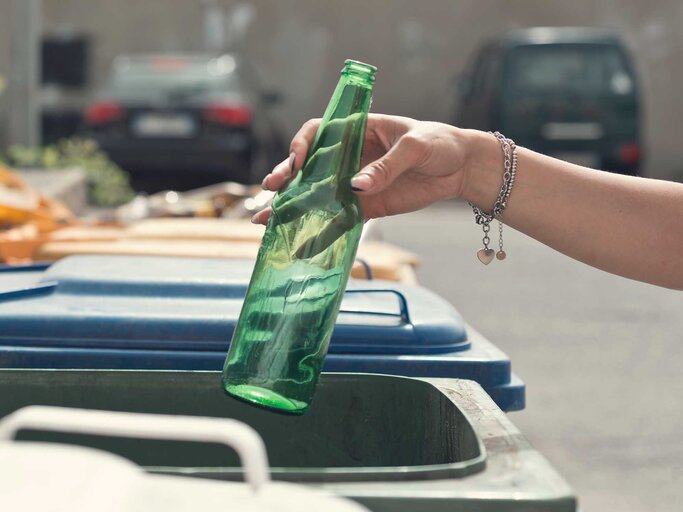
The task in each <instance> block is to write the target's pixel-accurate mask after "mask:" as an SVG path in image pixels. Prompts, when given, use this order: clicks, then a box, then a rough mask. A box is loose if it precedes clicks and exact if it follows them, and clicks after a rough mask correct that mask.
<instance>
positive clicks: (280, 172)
mask: <svg viewBox="0 0 683 512" xmlns="http://www.w3.org/2000/svg"><path fill="white" fill-rule="evenodd" d="M292 155H293V154H292ZM292 155H289V158H287V159H285V160H283V161H282V162H280V163H279V164H277V165H276V166H275V167H274V168H273V170H272V171H271V173H270V174H268V175H267V176H266V177H265V178H263V182H262V183H261V186H262V187H263V188H264V189H266V190H272V191H278V190H280V189H281V188H282V187H283V186H284V185H285V183H287V181H288V180H289V179H290V178H291V177H292V160H293V156H292Z"/></svg>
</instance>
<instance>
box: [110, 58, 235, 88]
mask: <svg viewBox="0 0 683 512" xmlns="http://www.w3.org/2000/svg"><path fill="white" fill-rule="evenodd" d="M236 75H237V74H236V72H235V62H234V60H232V58H231V57H221V58H216V59H193V58H183V57H149V58H136V59H126V58H123V59H121V60H119V61H117V62H116V63H115V64H114V66H113V70H112V73H111V79H110V83H109V87H108V92H109V93H111V94H115V95H119V96H121V95H123V96H126V95H136V96H137V95H145V94H154V95H171V94H173V95H184V94H185V95H192V94H195V93H198V94H200V93H205V92H214V91H235V90H237V88H238V81H237V76H236Z"/></svg>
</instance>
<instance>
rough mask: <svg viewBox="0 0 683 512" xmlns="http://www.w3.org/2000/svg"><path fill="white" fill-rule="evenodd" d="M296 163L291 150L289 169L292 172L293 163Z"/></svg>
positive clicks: (294, 154)
mask: <svg viewBox="0 0 683 512" xmlns="http://www.w3.org/2000/svg"><path fill="white" fill-rule="evenodd" d="M295 163H296V153H295V152H294V151H292V152H291V153H290V154H289V170H290V171H291V173H292V174H294V164H295Z"/></svg>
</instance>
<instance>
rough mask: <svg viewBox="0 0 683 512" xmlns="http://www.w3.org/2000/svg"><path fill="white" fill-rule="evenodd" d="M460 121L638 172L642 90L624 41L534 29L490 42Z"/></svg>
mask: <svg viewBox="0 0 683 512" xmlns="http://www.w3.org/2000/svg"><path fill="white" fill-rule="evenodd" d="M457 92H458V94H459V96H460V105H459V109H458V111H457V113H456V116H455V119H454V121H455V123H456V124H458V125H460V126H463V127H470V128H478V129H481V130H499V131H500V132H502V133H504V134H505V135H506V136H508V137H510V138H512V139H513V140H515V142H516V143H517V144H519V145H522V146H525V147H528V148H530V149H533V150H536V151H540V152H542V153H546V154H550V155H554V156H557V157H559V158H562V159H564V160H569V161H573V162H575V163H579V164H581V165H585V166H588V167H593V168H599V169H603V170H609V171H614V172H618V173H623V174H638V173H639V170H640V168H641V162H642V155H643V150H642V140H641V130H642V128H641V106H640V102H641V101H640V91H639V86H638V81H637V78H636V73H635V70H634V66H633V63H632V61H631V57H630V56H629V53H628V52H627V50H626V48H625V46H624V44H623V43H622V42H621V40H620V39H619V37H617V36H616V35H615V34H612V33H610V32H607V31H603V30H599V29H588V28H531V29H524V30H517V31H514V32H510V33H508V34H506V35H504V36H502V37H500V38H498V39H497V40H494V41H491V42H490V43H488V44H486V45H484V46H483V47H482V48H481V49H480V51H479V52H478V54H477V55H476V57H475V58H474V60H473V62H472V65H471V68H470V69H469V70H468V72H467V73H466V74H465V76H463V77H462V78H460V80H459V81H458V82H457Z"/></svg>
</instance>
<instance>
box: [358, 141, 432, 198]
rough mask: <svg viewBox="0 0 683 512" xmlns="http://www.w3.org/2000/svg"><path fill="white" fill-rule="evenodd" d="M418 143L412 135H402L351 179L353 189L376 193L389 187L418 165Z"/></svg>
mask: <svg viewBox="0 0 683 512" xmlns="http://www.w3.org/2000/svg"><path fill="white" fill-rule="evenodd" d="M416 144H419V141H417V140H415V139H413V138H411V137H406V136H403V137H401V138H400V139H399V140H398V142H397V143H396V145H394V146H392V147H391V148H390V149H389V151H387V153H386V154H385V155H384V156H382V157H381V158H378V159H377V160H375V161H374V162H371V163H369V164H368V165H366V166H365V167H363V168H362V169H361V170H360V171H359V172H358V174H356V175H355V176H354V177H353V178H352V179H351V187H352V188H353V190H355V191H356V192H366V193H372V194H376V193H378V192H381V191H382V190H384V189H385V188H387V187H388V186H389V185H391V183H392V182H393V181H394V180H395V179H396V178H398V177H399V176H400V175H401V174H403V173H404V172H405V171H407V170H408V169H411V168H412V167H414V166H415V165H416V163H417V160H418V155H419V154H420V152H419V151H417V149H419V148H416V147H415V145H416Z"/></svg>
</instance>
